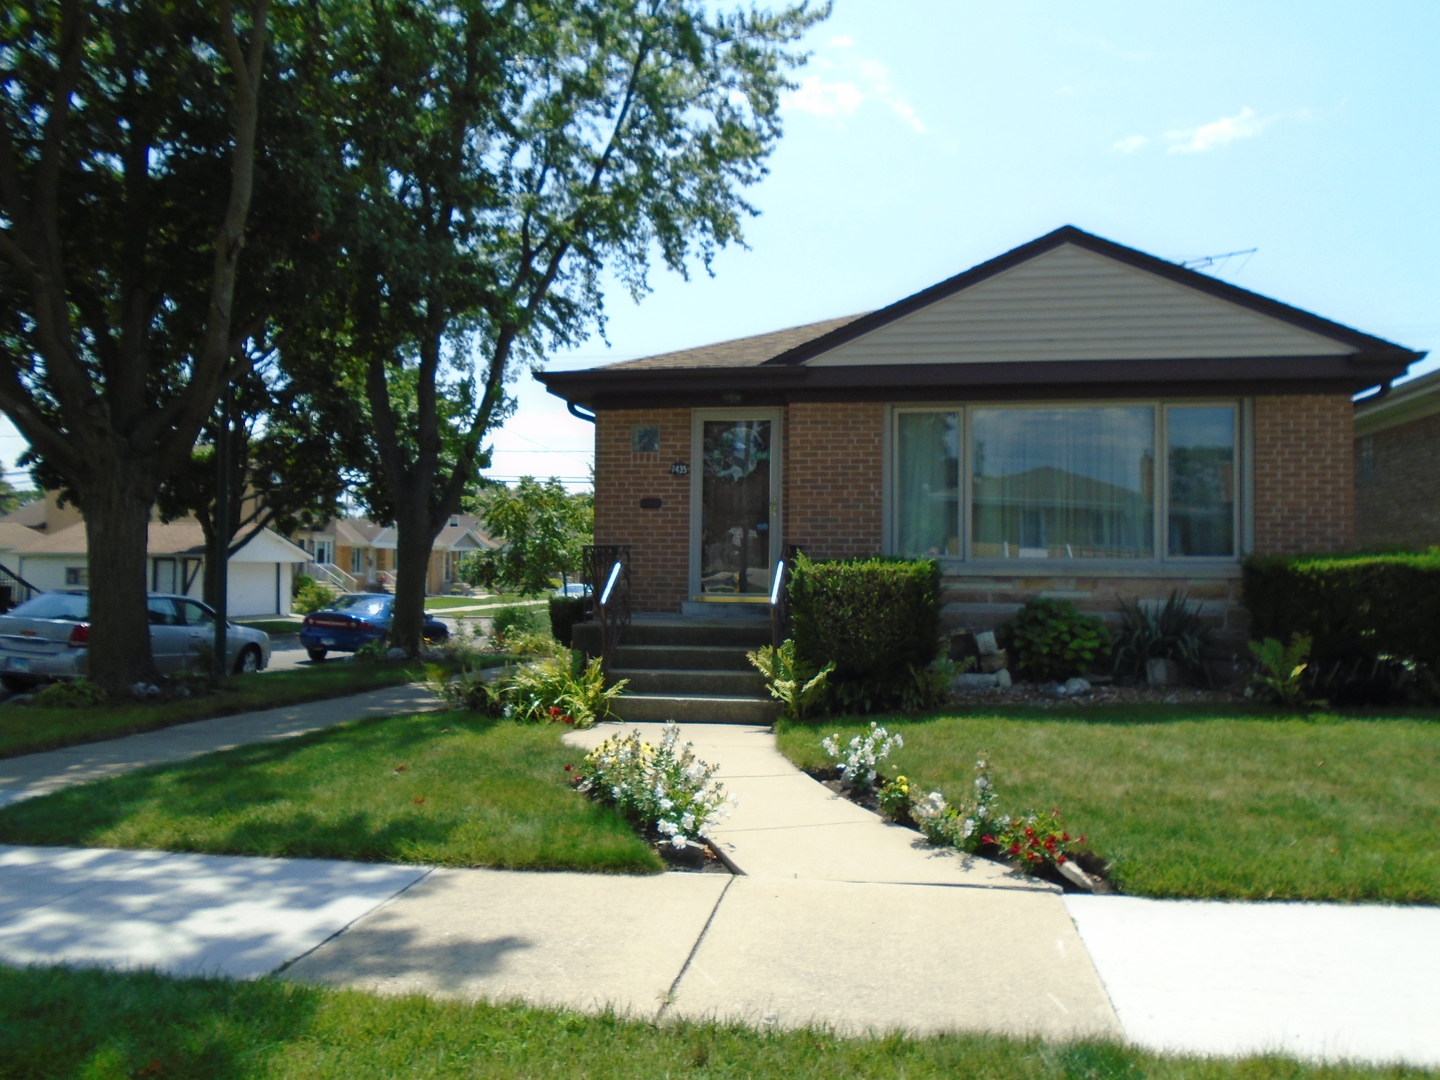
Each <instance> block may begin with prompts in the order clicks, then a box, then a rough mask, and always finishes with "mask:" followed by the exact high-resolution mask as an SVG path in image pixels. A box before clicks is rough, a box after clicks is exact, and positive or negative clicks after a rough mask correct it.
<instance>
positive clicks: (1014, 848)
mask: <svg viewBox="0 0 1440 1080" xmlns="http://www.w3.org/2000/svg"><path fill="white" fill-rule="evenodd" d="M1010 854H1011V855H1019V854H1020V845H1019V844H1018V843H1016V844H1011V845H1010Z"/></svg>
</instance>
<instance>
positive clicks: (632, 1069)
mask: <svg viewBox="0 0 1440 1080" xmlns="http://www.w3.org/2000/svg"><path fill="white" fill-rule="evenodd" d="M0 1074H3V1075H5V1076H7V1077H12V1078H14V1080H70V1078H79V1077H136V1076H139V1077H167V1076H186V1077H206V1078H207V1080H367V1078H370V1077H374V1078H377V1080H378V1078H385V1080H389V1078H391V1077H396V1076H404V1077H413V1078H417V1080H425V1078H430V1077H435V1078H442V1077H541V1076H566V1077H570V1076H577V1077H587V1078H591V1080H608V1078H615V1080H622V1078H623V1080H637V1078H639V1080H649V1078H655V1080H659V1078H662V1077H663V1078H669V1077H681V1076H684V1077H695V1078H697V1080H703V1078H706V1077H746V1078H754V1080H767V1078H784V1080H791V1078H793V1077H799V1076H816V1077H820V1076H823V1077H827V1078H830V1080H852V1078H855V1080H858V1078H872V1077H905V1078H907V1080H929V1078H941V1077H943V1078H945V1080H952V1078H954V1077H984V1078H985V1080H1110V1078H1121V1077H1124V1078H1130V1080H1140V1078H1145V1080H1348V1078H1352V1077H1353V1078H1365V1080H1380V1078H1387V1080H1408V1078H1420V1077H1434V1076H1435V1075H1436V1074H1435V1073H1434V1072H1430V1071H1427V1070H1423V1069H1413V1068H1404V1067H1387V1068H1370V1067H1365V1066H1352V1065H1328V1066H1322V1065H1312V1064H1302V1063H1299V1062H1296V1061H1293V1060H1290V1059H1287V1058H1283V1057H1279V1056H1266V1057H1252V1058H1246V1059H1243V1060H1227V1059H1224V1058H1197V1057H1178V1056H1162V1055H1159V1054H1154V1053H1149V1052H1147V1051H1143V1050H1138V1049H1135V1048H1133V1047H1128V1046H1122V1045H1119V1044H1117V1043H1108V1042H1078V1043H1047V1042H1043V1041H1041V1040H1039V1039H1017V1038H1005V1037H1001V1036H990V1035H939V1036H930V1037H926V1038H913V1037H906V1036H902V1035H887V1036H880V1037H870V1038H855V1039H847V1038H841V1037H839V1036H837V1035H834V1034H832V1033H829V1032H826V1031H821V1030H813V1029H810V1030H800V1031H766V1032H760V1031H755V1030H752V1029H749V1028H745V1027H742V1026H739V1025H736V1024H718V1023H714V1022H671V1023H662V1024H659V1025H656V1024H650V1023H641V1022H636V1021H631V1020H625V1019H620V1018H618V1017H615V1016H612V1015H604V1014H602V1015H598V1016H586V1015H580V1014H577V1013H572V1012H566V1011H560V1010H549V1009H536V1008H528V1007H525V1006H522V1005H518V1004H516V1005H487V1004H477V1005H471V1004H465V1003H461V1002H444V1001H434V1000H430V999H427V998H422V997H417V996H410V997H385V998H382V997H377V996H373V995H369V994H363V993H359V992H356V991H340V990H330V989H324V988H319V987H310V986H301V985H297V984H293V983H287V982H284V981H282V980H278V979H260V980H257V981H254V982H231V981H228V980H221V979H172V978H166V977H164V976H160V975H155V974H149V973H140V974H116V973H113V972H104V971H95V970H89V971H74V970H70V969H67V968H32V969H28V970H24V971H13V970H0Z"/></svg>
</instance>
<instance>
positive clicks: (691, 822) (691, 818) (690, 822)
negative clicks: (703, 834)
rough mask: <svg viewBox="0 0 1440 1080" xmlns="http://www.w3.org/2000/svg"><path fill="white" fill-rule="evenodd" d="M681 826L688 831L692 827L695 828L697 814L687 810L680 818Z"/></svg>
mask: <svg viewBox="0 0 1440 1080" xmlns="http://www.w3.org/2000/svg"><path fill="white" fill-rule="evenodd" d="M680 827H681V828H682V829H684V830H685V831H686V832H689V831H690V830H691V829H693V828H695V815H694V814H692V813H690V811H688V810H687V811H686V812H685V815H684V816H683V817H682V818H681V819H680Z"/></svg>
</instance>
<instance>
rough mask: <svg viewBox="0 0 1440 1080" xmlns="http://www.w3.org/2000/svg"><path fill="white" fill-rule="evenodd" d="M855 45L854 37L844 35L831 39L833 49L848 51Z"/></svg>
mask: <svg viewBox="0 0 1440 1080" xmlns="http://www.w3.org/2000/svg"><path fill="white" fill-rule="evenodd" d="M854 44H855V39H854V38H852V37H847V36H845V35H844V34H841V35H840V36H839V37H833V38H831V39H830V47H831V48H832V49H848V48H850V46H851V45H854Z"/></svg>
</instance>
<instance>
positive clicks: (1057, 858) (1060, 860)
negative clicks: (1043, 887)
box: [1055, 855, 1065, 866]
mask: <svg viewBox="0 0 1440 1080" xmlns="http://www.w3.org/2000/svg"><path fill="white" fill-rule="evenodd" d="M1064 861H1065V856H1064V855H1057V856H1055V864H1056V865H1057V866H1058V865H1059V864H1060V863H1063V862H1064Z"/></svg>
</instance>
